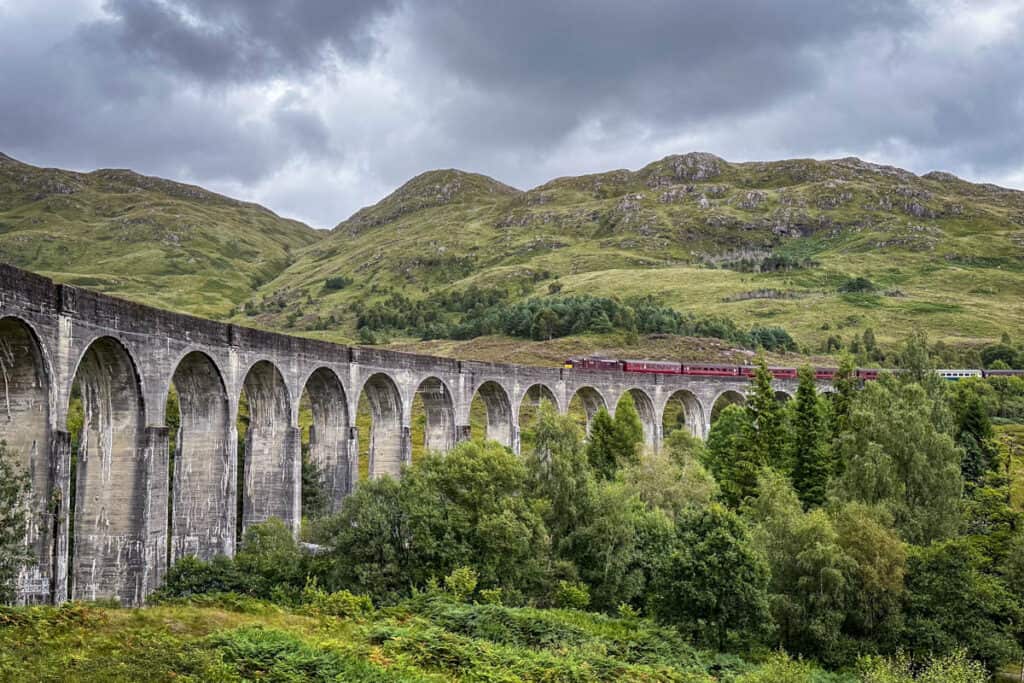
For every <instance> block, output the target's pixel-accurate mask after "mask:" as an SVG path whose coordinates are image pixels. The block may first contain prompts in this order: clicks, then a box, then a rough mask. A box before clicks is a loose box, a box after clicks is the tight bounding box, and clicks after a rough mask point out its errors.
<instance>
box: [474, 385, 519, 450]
mask: <svg viewBox="0 0 1024 683" xmlns="http://www.w3.org/2000/svg"><path fill="white" fill-rule="evenodd" d="M476 396H479V397H480V399H481V400H482V401H483V404H484V409H485V411H486V424H485V428H486V434H485V437H486V438H487V439H489V440H491V441H497V442H498V443H500V444H502V445H503V446H508V447H509V448H511V447H512V433H513V421H512V402H511V401H510V400H509V397H508V392H507V391H505V388H504V387H502V386H501V385H500V384H498V383H497V382H495V381H493V380H489V381H487V382H484V383H483V384H481V385H480V386H479V387H477V389H476V392H475V393H474V397H476ZM471 403H472V402H471Z"/></svg>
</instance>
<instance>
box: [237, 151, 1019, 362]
mask: <svg viewBox="0 0 1024 683" xmlns="http://www.w3.org/2000/svg"><path fill="white" fill-rule="evenodd" d="M858 277H860V278H864V280H856V278H858ZM851 283H852V284H851ZM469 285H475V286H477V287H481V288H484V289H488V288H498V289H502V290H507V291H512V292H515V296H517V297H525V296H531V295H538V296H543V295H546V294H548V293H549V292H555V291H558V292H560V293H561V294H562V295H565V294H574V293H577V294H579V293H587V294H598V295H608V296H612V295H614V296H619V297H626V296H630V295H634V294H651V295H654V296H655V297H656V298H657V299H658V300H659V301H660V302H661V303H663V304H667V305H669V306H672V307H674V308H676V309H678V310H680V311H687V312H694V313H699V314H705V315H707V314H714V315H722V316H727V317H729V318H731V319H733V320H736V321H737V322H739V323H741V324H744V325H752V324H761V325H779V326H782V327H785V328H786V329H788V330H790V331H791V332H792V333H793V335H794V336H795V337H796V338H797V339H798V341H800V342H801V343H802V344H805V345H808V346H809V347H811V348H817V347H818V346H820V345H821V344H823V343H824V341H825V339H827V338H828V337H829V336H833V335H837V334H838V335H839V336H844V335H846V336H851V335H853V334H854V333H859V332H860V331H861V330H863V329H865V328H867V327H871V328H873V329H874V331H875V333H876V335H878V336H879V338H880V340H883V341H884V340H886V339H895V338H899V337H902V336H903V335H904V334H905V333H906V331H908V330H909V329H910V328H911V327H913V326H922V327H924V328H926V329H928V330H929V331H931V332H932V334H933V337H937V338H941V339H944V340H946V341H948V342H952V343H957V342H966V343H975V342H979V341H981V340H991V339H995V338H998V337H999V336H1000V334H1001V333H1002V332H1003V331H1010V332H1014V331H1015V330H1016V331H1019V330H1024V305H1022V304H1021V302H1022V301H1024V192H1018V191H1013V190H1007V189H1004V188H999V187H995V186H992V185H979V184H973V183H969V182H966V181H963V180H960V179H958V178H956V177H955V176H952V175H950V174H947V173H939V172H935V173H928V174H926V175H923V176H917V175H915V174H913V173H910V172H908V171H905V170H901V169H898V168H892V167H887V166H880V165H876V164H871V163H867V162H864V161H861V160H859V159H855V158H847V159H837V160H830V161H816V160H811V159H796V160H788V161H778V162H764V163H730V162H727V161H725V160H723V159H720V158H718V157H716V156H713V155H710V154H702V153H693V154H685V155H677V156H670V157H666V158H665V159H662V160H660V161H657V162H654V163H652V164H649V165H647V166H645V167H644V168H642V169H640V170H638V171H628V170H619V171H611V172H607V173H600V174H594V175H586V176H580V177H569V178H559V179H556V180H552V181H550V182H548V183H546V184H544V185H541V186H540V187H537V188H534V189H532V190H528V191H525V192H521V191H517V190H514V189H512V188H509V187H507V186H505V185H503V184H501V183H499V182H497V181H494V180H492V179H490V178H486V177H484V176H480V175H474V174H468V173H463V172H460V171H454V170H448V171H432V172H428V173H424V174H422V175H420V176H417V177H416V178H414V179H413V180H411V181H410V182H409V183H407V184H406V185H404V186H402V187H401V188H399V189H398V190H396V191H395V192H394V193H393V194H391V195H390V196H388V197H387V198H385V199H384V200H382V201H381V202H379V203H378V204H376V205H374V206H372V207H368V208H365V209H363V210H361V211H359V212H357V213H356V214H355V215H354V216H352V217H351V218H350V219H348V220H346V221H343V222H341V223H339V224H338V226H337V227H335V228H334V230H333V231H332V233H331V234H330V235H329V236H328V237H326V238H325V239H323V240H321V241H320V242H317V243H316V244H314V245H312V246H310V247H308V248H306V249H305V250H303V251H302V252H301V253H299V254H298V255H297V258H296V260H295V261H294V263H293V264H292V265H291V266H289V267H288V268H287V269H286V270H284V271H283V272H282V273H281V274H280V275H279V276H278V277H277V278H275V279H274V280H272V281H270V282H268V283H266V284H265V285H263V286H262V287H261V288H260V290H259V292H258V293H257V295H256V296H254V297H253V298H252V299H251V300H250V301H249V302H247V304H246V305H245V306H244V307H243V309H241V310H240V313H239V315H238V319H239V320H247V321H249V323H250V324H252V323H256V324H260V325H264V326H269V327H288V328H290V329H293V330H296V331H300V332H303V333H309V334H315V335H318V336H327V337H348V338H352V337H354V336H355V334H356V329H355V316H354V315H353V312H352V305H353V303H354V302H357V301H360V302H364V303H366V302H378V303H380V302H383V301H385V300H386V299H388V298H389V297H391V296H392V295H393V294H394V293H399V294H401V295H402V296H405V297H407V298H409V299H411V300H414V301H415V300H416V299H417V298H422V297H426V296H436V295H437V294H438V293H447V292H458V291H461V290H464V289H465V288H466V287H468V286H469Z"/></svg>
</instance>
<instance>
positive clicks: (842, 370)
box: [831, 355, 857, 474]
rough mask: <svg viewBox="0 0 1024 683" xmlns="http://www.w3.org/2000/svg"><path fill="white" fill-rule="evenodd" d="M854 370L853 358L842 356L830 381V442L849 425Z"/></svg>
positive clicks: (839, 468)
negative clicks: (831, 389)
mask: <svg viewBox="0 0 1024 683" xmlns="http://www.w3.org/2000/svg"><path fill="white" fill-rule="evenodd" d="M854 370H855V368H854V366H853V357H852V356H850V355H844V356H843V358H842V360H841V361H839V368H838V369H837V370H836V375H835V378H834V379H833V380H832V387H833V388H834V389H835V391H834V392H833V393H832V413H831V415H832V425H831V426H832V440H835V439H837V438H839V434H840V433H842V432H843V431H844V430H845V429H846V428H847V427H848V426H849V423H850V409H851V406H852V405H853V398H854V396H856V393H857V378H856V376H855V374H854ZM838 464H839V463H838V462H837V465H838ZM838 470H839V471H838V472H837V474H838V473H840V472H841V471H842V467H838Z"/></svg>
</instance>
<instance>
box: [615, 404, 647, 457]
mask: <svg viewBox="0 0 1024 683" xmlns="http://www.w3.org/2000/svg"><path fill="white" fill-rule="evenodd" d="M615 435H616V450H615V457H616V461H617V463H618V464H619V465H623V464H625V463H627V462H633V461H636V460H637V459H638V458H639V455H640V454H639V449H640V447H641V446H642V445H643V443H644V424H643V422H641V421H640V415H639V413H637V412H636V404H635V403H633V396H632V395H631V394H630V393H629V392H628V391H627V392H626V393H624V394H623V395H622V398H620V399H619V404H618V405H617V406H616V407H615Z"/></svg>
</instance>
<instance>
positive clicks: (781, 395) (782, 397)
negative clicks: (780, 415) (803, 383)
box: [775, 389, 793, 403]
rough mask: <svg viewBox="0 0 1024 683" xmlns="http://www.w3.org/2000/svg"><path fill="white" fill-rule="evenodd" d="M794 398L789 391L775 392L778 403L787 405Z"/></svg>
mask: <svg viewBox="0 0 1024 683" xmlns="http://www.w3.org/2000/svg"><path fill="white" fill-rule="evenodd" d="M792 398H793V395H792V394H790V393H789V392H788V391H782V390H781V389H779V390H777V391H776V392H775V400H776V401H778V402H779V403H785V402H786V401H789V400H790V399H792Z"/></svg>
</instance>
